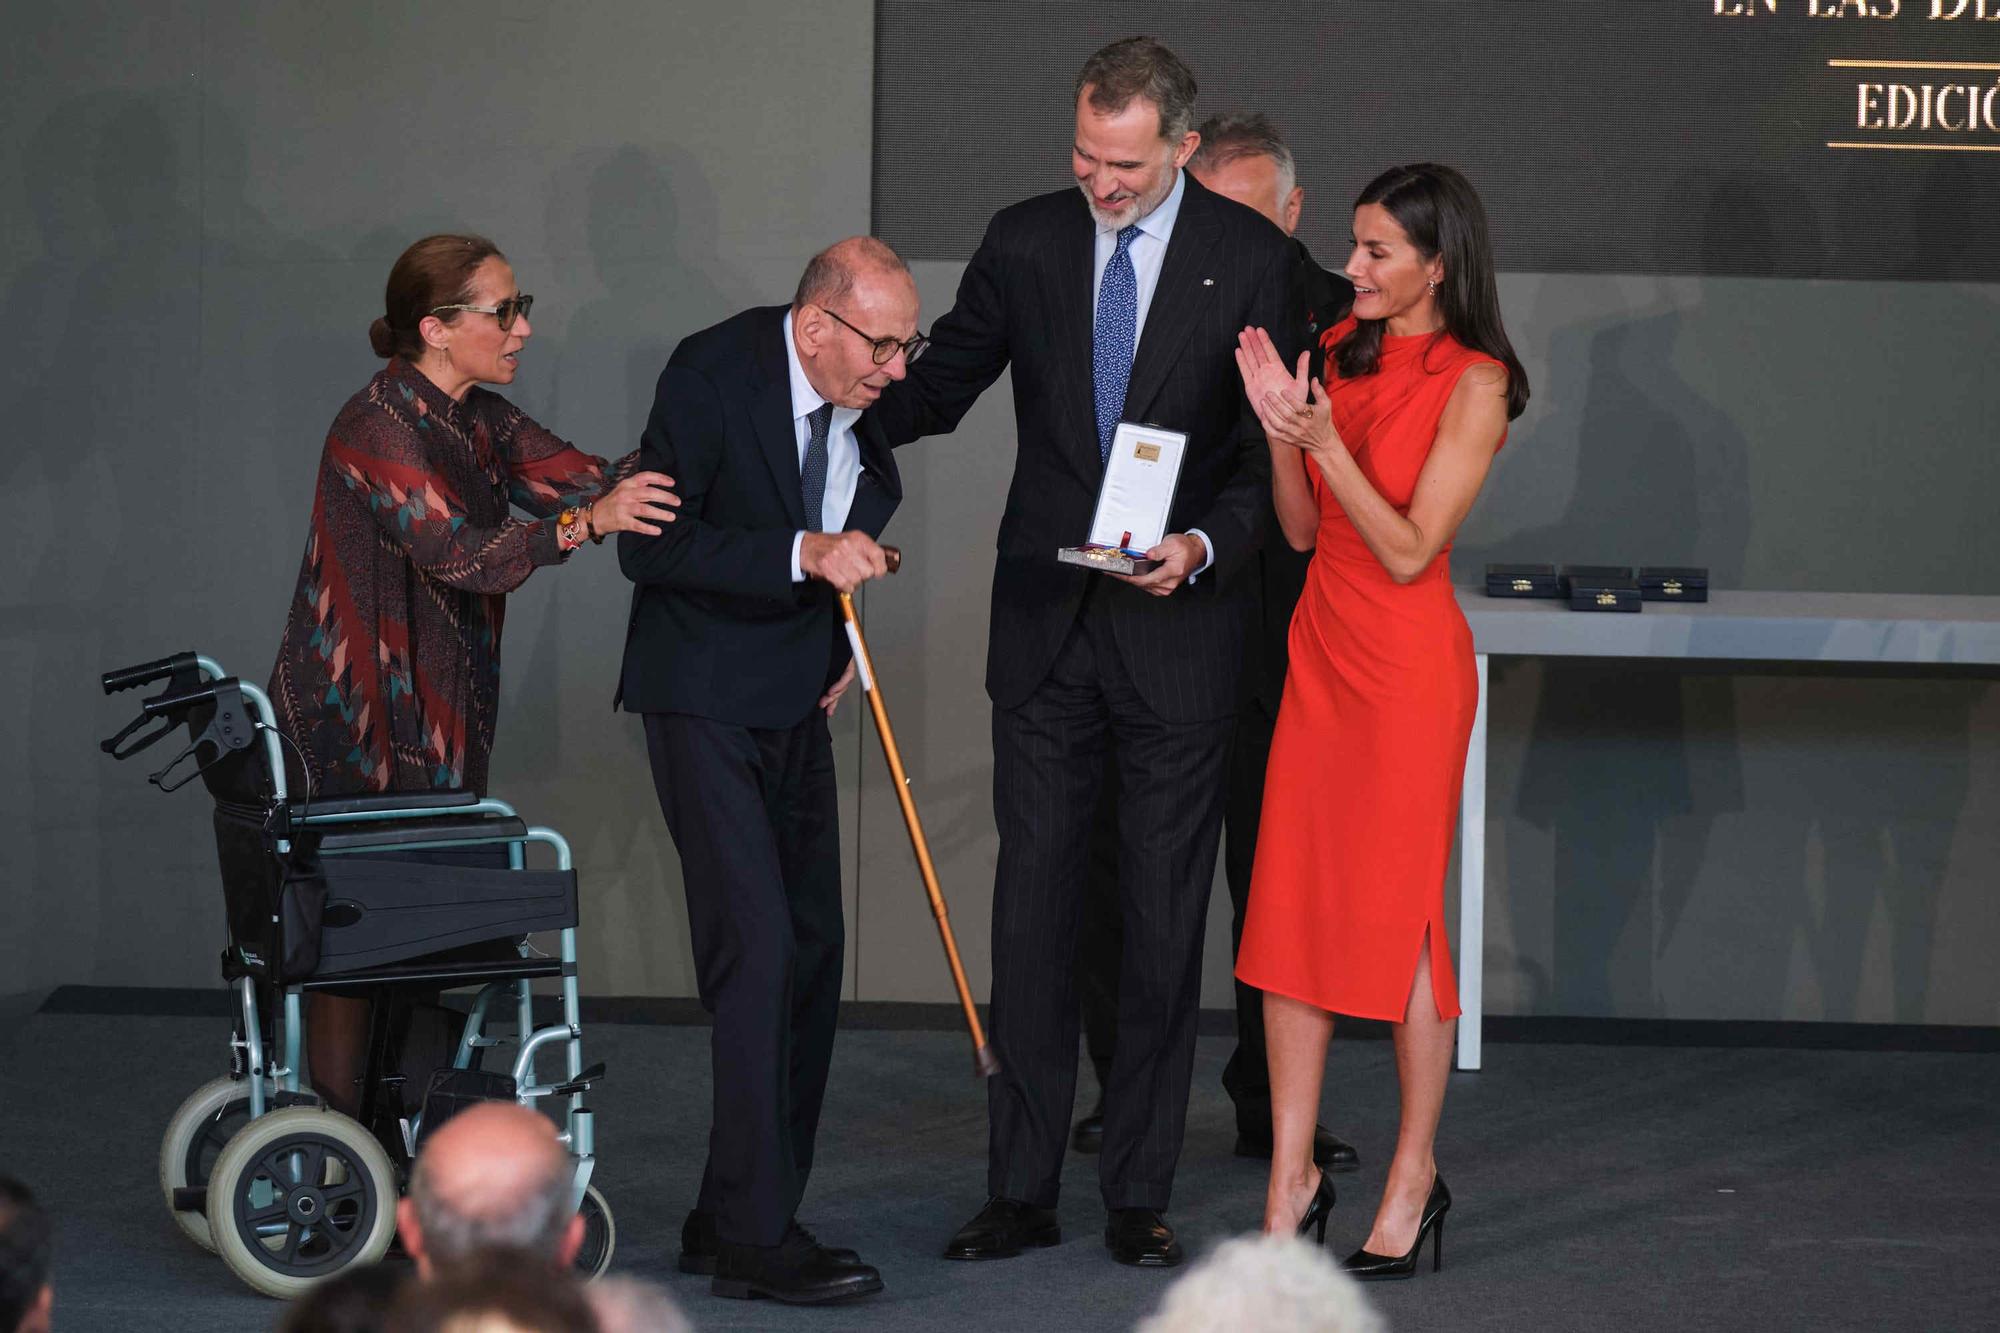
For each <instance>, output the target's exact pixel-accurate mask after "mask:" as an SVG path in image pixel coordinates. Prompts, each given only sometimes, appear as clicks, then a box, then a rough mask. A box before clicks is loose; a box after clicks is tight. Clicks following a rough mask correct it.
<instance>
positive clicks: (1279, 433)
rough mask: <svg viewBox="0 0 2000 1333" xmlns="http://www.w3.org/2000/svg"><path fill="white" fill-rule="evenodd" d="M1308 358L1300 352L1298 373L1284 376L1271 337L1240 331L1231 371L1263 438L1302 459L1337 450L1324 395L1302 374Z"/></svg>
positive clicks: (1257, 331)
mask: <svg viewBox="0 0 2000 1333" xmlns="http://www.w3.org/2000/svg"><path fill="white" fill-rule="evenodd" d="M1310 357H1311V353H1309V352H1300V353H1299V364H1298V369H1297V371H1295V372H1294V371H1288V370H1286V369H1285V363H1284V360H1283V358H1281V357H1280V356H1279V355H1278V349H1277V347H1276V346H1274V345H1273V344H1272V342H1271V335H1270V334H1268V333H1266V332H1264V330H1262V329H1244V330H1243V332H1241V333H1240V334H1238V335H1237V336H1236V369H1237V370H1238V372H1240V373H1241V374H1242V376H1243V392H1244V395H1245V396H1246V397H1248V398H1249V400H1250V407H1251V409H1252V410H1253V411H1255V412H1256V413H1257V420H1258V422H1259V423H1261V424H1262V425H1263V427H1264V435H1265V437H1266V438H1268V439H1269V440H1271V441H1272V442H1273V443H1275V444H1283V445H1288V446H1290V447H1291V448H1294V449H1299V450H1302V451H1304V452H1306V453H1323V452H1325V451H1326V450H1328V449H1331V448H1333V447H1335V446H1337V445H1339V444H1340V433H1339V432H1338V431H1336V430H1335V429H1334V428H1333V414H1332V410H1331V409H1330V408H1329V407H1328V405H1327V401H1326V394H1325V391H1324V390H1322V389H1321V388H1320V386H1319V381H1317V380H1315V379H1313V378H1312V376H1311V375H1309V374H1308V373H1307V370H1306V367H1307V366H1308V365H1309V364H1310Z"/></svg>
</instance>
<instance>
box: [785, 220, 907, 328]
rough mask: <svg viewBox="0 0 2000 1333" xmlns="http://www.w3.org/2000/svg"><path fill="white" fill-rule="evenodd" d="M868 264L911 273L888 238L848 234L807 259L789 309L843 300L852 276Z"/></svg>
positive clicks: (854, 276) (905, 275) (829, 303)
mask: <svg viewBox="0 0 2000 1333" xmlns="http://www.w3.org/2000/svg"><path fill="white" fill-rule="evenodd" d="M869 268H873V269H876V270H879V271H883V272H888V273H900V274H902V275H903V276H904V277H909V275H910V266H909V265H908V264H905V263H904V262H903V257H902V256H901V255H899V254H897V253H896V252H895V251H894V250H892V249H890V248H889V244H888V242H886V241H882V240H878V239H877V238H875V237H873V236H850V237H848V238H847V239H846V240H844V241H835V242H834V243H833V244H832V245H829V246H828V247H826V249H824V250H822V251H820V252H819V253H818V254H816V255H814V256H813V257H812V259H811V260H809V261H808V262H807V264H806V271H805V272H804V273H802V274H800V275H799V286H798V290H797V291H796V292H794V293H793V294H792V309H794V310H797V309H798V308H799V307H801V306H804V305H816V306H818V307H820V308H821V309H822V310H824V309H825V308H826V307H828V306H829V305H831V304H832V303H833V302H835V301H840V300H844V299H845V298H846V297H847V295H848V293H850V292H852V291H853V290H854V282H855V279H856V278H858V277H860V276H861V273H862V271H863V270H864V269H869ZM912 281H915V279H912Z"/></svg>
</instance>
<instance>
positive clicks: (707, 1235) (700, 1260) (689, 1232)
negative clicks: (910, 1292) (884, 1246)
mask: <svg viewBox="0 0 2000 1333" xmlns="http://www.w3.org/2000/svg"><path fill="white" fill-rule="evenodd" d="M792 1230H793V1231H795V1232H797V1233H798V1234H799V1235H801V1236H804V1237H805V1239H806V1241H807V1242H808V1243H809V1244H813V1245H819V1238H818V1237H817V1236H815V1235H813V1233H812V1232H810V1231H807V1230H806V1229H805V1228H804V1227H802V1226H800V1225H799V1224H798V1223H797V1222H793V1223H792ZM720 1243H721V1242H720V1241H719V1240H718V1239H717V1237H716V1234H715V1214H714V1213H704V1212H703V1211H701V1209H699V1208H693V1209H690V1210H688V1215H687V1220H686V1221H684V1222H682V1223H681V1255H680V1261H679V1267H680V1270H681V1272H683V1273H701V1274H704V1275H712V1274H713V1273H714V1272H715V1253H716V1246H717V1245H719V1244H720ZM820 1248H821V1249H823V1250H825V1251H826V1253H827V1257H828V1258H830V1259H832V1260H834V1262H836V1263H843V1264H858V1263H860V1262H861V1256H860V1255H858V1254H856V1253H855V1252H854V1251H853V1250H849V1249H845V1248H843V1247H841V1246H838V1245H820Z"/></svg>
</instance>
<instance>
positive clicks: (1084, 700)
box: [987, 597, 1231, 1210]
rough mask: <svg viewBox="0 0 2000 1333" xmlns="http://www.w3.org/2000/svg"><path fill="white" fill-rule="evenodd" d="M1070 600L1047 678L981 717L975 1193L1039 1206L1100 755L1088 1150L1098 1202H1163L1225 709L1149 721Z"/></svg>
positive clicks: (1197, 977) (1064, 1053)
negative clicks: (989, 898) (1097, 1043)
mask: <svg viewBox="0 0 2000 1333" xmlns="http://www.w3.org/2000/svg"><path fill="white" fill-rule="evenodd" d="M1095 603H1096V599H1094V598H1088V597H1087V598H1085V600H1084V605H1083V609H1082V611H1081V612H1080V613H1079V614H1078V617H1077V621H1076V624H1075V625H1074V626H1073V627H1072V629H1071V631H1070V635H1069V638H1068V640H1067V641H1066V642H1065V643H1064V645H1063V647H1062V650H1061V651H1060V652H1059V653H1058V654H1057V656H1056V660H1055V664H1054V666H1053V667H1052V668H1051V669H1050V672H1049V675H1048V678H1047V679H1046V680H1044V681H1043V682H1042V684H1041V685H1040V686H1039V687H1037V689H1036V690H1035V692H1034V694H1032V695H1031V696H1029V698H1028V700H1027V701H1026V702H1025V703H1023V704H1021V705H1020V706H1019V707H1018V708H1011V709H998V708H996V709H995V710H994V713H993V757H994V758H993V810H994V817H995V820H996V822H997V823H998V826H999V832H1000V858H999V866H998V869H997V872H996V874H995V879H994V887H993V999H992V1022H991V1027H992V1041H993V1045H994V1048H995V1053H996V1054H997V1055H998V1056H999V1058H1000V1063H1001V1073H1000V1074H999V1075H998V1076H996V1077H994V1078H993V1079H990V1080H989V1081H988V1083H987V1111H988V1118H989V1122H990V1134H991V1136H990V1140H989V1143H988V1168H987V1188H988V1190H989V1192H990V1193H992V1194H995V1195H999V1196H1002V1197H1004V1198H1010V1199H1020V1200H1024V1201H1026V1202H1028V1203H1031V1204H1034V1205H1036V1206H1038V1207H1053V1206H1054V1205H1055V1202H1056V1195H1057V1190H1058V1186H1059V1183H1060V1177H1061V1173H1062V1162H1063V1154H1064V1152H1065V1151H1066V1150H1067V1147H1068V1139H1069V1118H1070V1113H1071V1111H1072V1109H1073V1104H1074V1101H1075V1096H1076V1043H1077V1022H1078V1015H1077V995H1076V955H1077V943H1078V939H1079V935H1080V929H1081V918H1082V914H1083V907H1084V900H1085V895H1086V888H1087V884H1088V880H1089V856H1090V839H1091V830H1092V827H1093V825H1094V824H1095V823H1096V822H1097V818H1098V810H1099V800H1100V797H1101V795H1102V791H1103V787H1104V781H1105V771H1106V767H1107V765H1110V766H1111V767H1112V768H1114V769H1115V771H1116V774H1117V781H1118V790H1119V792H1120V798H1119V801H1118V804H1117V821H1116V822H1117V828H1118V916H1119V920H1120V923H1121V927H1122V957H1121V959H1120V964H1119V970H1118V977H1119V988H1118V1048H1117V1052H1116V1054H1115V1055H1114V1056H1113V1058H1112V1061H1111V1067H1110V1071H1109V1076H1110V1092H1109V1096H1108V1098H1107V1109H1106V1120H1105V1127H1104V1150H1103V1153H1102V1154H1101V1156H1100V1158H1099V1162H1098V1171H1099V1179H1100V1186H1101V1189H1102V1192H1103V1196H1104V1203H1105V1205H1106V1206H1107V1207H1109V1208H1158V1209H1162V1210H1164V1209H1165V1208H1166V1207H1167V1205H1168V1202H1169V1200H1170V1198H1171V1196H1172V1193H1173V1178H1174V1168H1175V1166H1176V1164H1177V1163H1178V1161H1179V1158H1180V1149H1181V1136H1182V1131H1183V1129H1184V1128H1185V1126H1186V1122H1187V1094H1188V1079H1189V1076H1190V1074H1191V1073H1192V1071H1193V1065H1194V1038H1195V1022H1196V1017H1197V1013H1198V1007H1199V1004H1200V999H1201V946H1202V938H1203V934H1204V929H1203V927H1204V924H1205V921H1206V918H1207V913H1208V896H1209V886H1210V884H1211V882H1212V881H1213V879H1214V876H1215V855H1216V844H1217V842H1218V841H1219V839H1220V837H1221V833H1222V806H1223V780H1224V772H1225V768H1226V765H1227V762H1228V751H1229V736H1230V730H1231V722H1230V719H1228V718H1218V719H1215V720H1213V721H1207V722H1197V723H1170V722H1166V721H1164V720H1162V719H1161V718H1160V717H1159V716H1158V715H1157V714H1155V713H1154V712H1153V711H1152V710H1151V709H1150V708H1148V707H1147V706H1146V704H1145V702H1144V700H1142V699H1141V698H1140V697H1139V695H1138V692H1137V691H1136V690H1135V689H1134V688H1133V686H1132V684H1131V677H1130V675H1129V673H1128V671H1127V669H1126V667H1125V663H1124V661H1123V659H1122V658H1121V656H1120V654H1119V650H1118V647H1117V644H1116V642H1115V640H1114V637H1113V635H1112V633H1111V628H1110V626H1109V624H1108V623H1106V620H1105V617H1104V616H1103V615H1102V614H1101V613H1100V611H1099V610H1098V609H1096V607H1095Z"/></svg>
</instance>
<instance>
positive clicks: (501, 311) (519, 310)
mask: <svg viewBox="0 0 2000 1333" xmlns="http://www.w3.org/2000/svg"><path fill="white" fill-rule="evenodd" d="M534 303H535V298H534V297H532V296H527V295H524V294H523V293H520V292H516V293H514V295H512V296H510V297H508V298H507V299H506V300H504V301H502V302H501V303H500V304H499V305H440V306H432V307H431V313H432V314H433V315H435V314H437V313H439V312H440V311H444V310H470V311H471V312H472V313H473V314H475V315H491V316H493V317H494V318H495V319H497V320H499V321H500V332H502V333H505V332H507V331H508V330H509V329H511V328H513V327H514V321H515V320H517V319H519V318H520V317H521V316H523V315H525V314H527V313H528V307H529V306H531V305H533V304H534Z"/></svg>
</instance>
